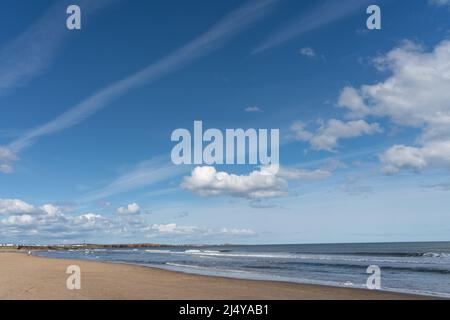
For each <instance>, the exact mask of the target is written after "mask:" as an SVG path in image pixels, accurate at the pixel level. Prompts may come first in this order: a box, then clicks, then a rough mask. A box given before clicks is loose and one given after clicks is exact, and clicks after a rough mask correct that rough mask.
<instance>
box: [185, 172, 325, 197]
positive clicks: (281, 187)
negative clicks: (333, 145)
mask: <svg viewBox="0 0 450 320" xmlns="http://www.w3.org/2000/svg"><path fill="white" fill-rule="evenodd" d="M329 174H330V173H329V172H326V171H325V170H316V171H307V170H302V169H284V168H281V169H280V168H279V167H278V166H266V167H262V168H261V169H260V170H255V171H252V172H251V173H249V174H248V175H236V174H230V173H227V172H220V171H217V170H216V169H215V168H214V167H211V166H203V167H196V168H194V170H192V172H191V175H190V176H187V177H185V178H184V181H183V183H182V184H181V187H182V188H184V189H187V190H190V191H192V192H194V193H196V194H199V195H200V196H217V195H229V196H232V197H240V198H247V199H251V200H258V199H266V198H275V197H282V196H286V195H288V191H287V187H288V180H298V179H310V178H323V177H326V176H328V175H329Z"/></svg>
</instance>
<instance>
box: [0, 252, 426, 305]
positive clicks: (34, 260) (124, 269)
mask: <svg viewBox="0 0 450 320" xmlns="http://www.w3.org/2000/svg"><path fill="white" fill-rule="evenodd" d="M70 265H78V266H80V268H81V290H68V289H67V288H66V279H67V277H68V276H69V275H67V274H66V269H67V267H68V266H70ZM417 298H420V297H417V296H410V295H404V294H396V293H387V292H375V291H369V290H360V289H350V288H335V287H326V286H315V285H301V284H292V283H284V282H273V281H252V280H237V279H228V278H221V277H209V276H198V275H190V274H184V273H178V272H171V271H165V270H159V269H154V268H147V267H141V266H133V265H124V264H112V263H102V262H90V261H80V260H62V259H48V258H41V257H35V256H29V255H27V254H25V253H17V252H0V299H26V300H42V299H51V300H53V299H56V300H70V299H108V300H109V299H137V300H142V299H173V300H180V299H213V300H221V299H224V300H228V299H274V300H279V299H417Z"/></svg>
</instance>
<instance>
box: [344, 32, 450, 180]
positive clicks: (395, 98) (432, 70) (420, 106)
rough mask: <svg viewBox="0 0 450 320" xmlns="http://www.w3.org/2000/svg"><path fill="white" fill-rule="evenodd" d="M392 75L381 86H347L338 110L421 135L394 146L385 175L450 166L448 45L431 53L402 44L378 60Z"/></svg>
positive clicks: (385, 156)
mask: <svg viewBox="0 0 450 320" xmlns="http://www.w3.org/2000/svg"><path fill="white" fill-rule="evenodd" d="M375 63H376V66H377V67H378V69H380V70H382V71H387V72H389V73H390V74H391V75H390V76H389V77H388V78H387V79H386V80H385V81H382V82H380V83H376V84H373V85H363V86H361V87H360V88H354V87H346V88H344V90H343V91H342V93H341V96H340V99H339V106H340V107H342V108H345V109H346V110H348V116H349V117H361V116H372V117H386V118H388V119H389V120H390V121H391V122H393V123H394V124H395V125H398V126H404V127H411V128H415V129H419V130H420V132H421V133H420V135H419V136H418V137H417V139H416V141H415V145H414V146H405V145H395V146H393V147H391V148H390V149H389V150H387V151H386V152H385V153H384V154H382V155H381V156H380V159H381V162H382V164H383V170H384V171H385V172H389V173H393V172H397V171H399V170H400V169H401V168H407V167H409V168H413V169H416V170H422V169H425V168H426V167H429V166H430V165H431V166H448V165H449V164H450V152H449V151H448V150H449V149H448V148H449V144H450V90H449V88H450V41H447V40H445V41H442V42H441V43H439V44H437V45H436V46H435V48H434V49H433V50H431V51H426V50H425V49H424V48H423V47H422V46H420V45H417V44H415V43H413V42H410V41H404V42H403V43H402V45H401V46H399V47H397V48H394V49H393V50H391V51H390V52H388V53H387V54H386V55H383V56H381V57H378V58H377V59H376V60H375Z"/></svg>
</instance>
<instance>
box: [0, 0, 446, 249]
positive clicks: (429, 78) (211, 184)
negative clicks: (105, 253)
mask: <svg viewBox="0 0 450 320" xmlns="http://www.w3.org/2000/svg"><path fill="white" fill-rule="evenodd" d="M69 4H71V3H69V2H66V1H44V0H43V1H39V2H36V3H29V2H28V1H9V0H4V7H5V8H8V10H3V11H2V12H1V13H0V23H1V25H2V27H1V28H0V108H1V111H2V113H1V114H2V117H0V231H1V232H0V234H1V237H0V242H27V243H44V242H65V243H70V242H80V241H90V242H169V243H223V242H228V243H229V242H234V243H312V242H374V241H426V240H450V239H449V238H448V234H449V231H450V227H449V226H450V214H449V212H448V208H449V207H450V206H449V204H450V203H449V200H448V199H450V198H449V197H448V192H449V190H450V179H449V174H448V169H449V167H450V130H449V129H448V128H449V124H450V120H449V119H448V117H449V116H448V115H449V114H450V103H449V102H448V101H450V100H449V98H450V97H449V95H450V94H449V92H450V90H449V89H448V88H450V66H449V63H448V61H450V42H449V40H450V39H449V35H450V33H449V31H450V24H449V22H448V21H449V15H450V2H449V1H445V0H435V1H433V0H430V1H428V0H417V1H406V0H402V1H389V0H384V1H355V0H345V1H339V2H337V1H322V0H321V1H312V0H311V1H307V0H305V1H293V0H262V1H247V2H246V1H214V2H211V1H193V2H186V1H164V2H163V1H160V2H154V1H153V2H149V1H133V3H129V2H126V1H123V0H101V1H96V2H95V4H93V3H92V2H89V1H83V0H79V1H78V2H77V4H78V5H79V6H80V7H81V12H82V29H81V30H75V31H69V30H67V28H66V26H65V20H66V18H67V15H66V13H65V11H66V7H67V6H68V5H69ZM369 4H378V5H379V6H380V8H381V14H382V15H381V16H382V29H381V30H368V29H367V27H366V19H367V17H368V15H367V14H366V8H367V6H368V5H369ZM195 120H201V121H203V125H204V127H205V128H218V129H221V130H225V129H227V128H244V129H248V128H266V129H273V128H276V129H280V143H281V148H280V164H281V169H280V171H279V172H278V173H276V174H273V176H271V177H270V179H268V180H265V179H260V176H261V172H262V171H263V170H264V168H262V167H260V166H251V165H218V166H215V167H214V168H213V167H208V166H197V167H195V166H188V165H181V166H174V165H173V164H172V163H171V159H170V152H171V149H172V148H173V146H174V143H173V142H171V141H170V136H171V133H172V131H173V130H175V129H177V128H187V129H189V130H192V128H193V122H194V121H195ZM218 172H221V173H220V174H219V173H218ZM205 177H207V179H208V181H207V183H205V182H204V180H202V179H205ZM220 179H224V180H221V181H219V180H220Z"/></svg>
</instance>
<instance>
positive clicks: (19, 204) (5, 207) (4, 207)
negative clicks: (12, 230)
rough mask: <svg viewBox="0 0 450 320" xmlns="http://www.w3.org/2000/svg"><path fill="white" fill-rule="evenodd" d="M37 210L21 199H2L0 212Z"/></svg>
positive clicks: (14, 212) (22, 212)
mask: <svg viewBox="0 0 450 320" xmlns="http://www.w3.org/2000/svg"><path fill="white" fill-rule="evenodd" d="M34 212H36V208H35V207H34V206H32V205H30V204H28V203H26V202H24V201H22V200H19V199H0V214H2V215H9V214H30V213H34Z"/></svg>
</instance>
